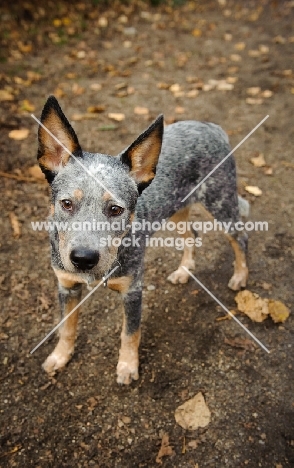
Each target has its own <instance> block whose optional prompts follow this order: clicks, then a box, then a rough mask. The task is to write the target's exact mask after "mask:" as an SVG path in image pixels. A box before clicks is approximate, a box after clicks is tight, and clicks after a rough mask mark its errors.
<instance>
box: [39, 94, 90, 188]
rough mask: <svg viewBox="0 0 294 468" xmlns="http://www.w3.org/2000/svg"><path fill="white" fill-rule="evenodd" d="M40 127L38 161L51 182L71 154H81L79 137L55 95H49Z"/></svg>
mask: <svg viewBox="0 0 294 468" xmlns="http://www.w3.org/2000/svg"><path fill="white" fill-rule="evenodd" d="M41 124H42V125H39V129H38V141H39V147H38V156H37V157H38V161H39V164H40V167H41V169H42V171H43V172H44V174H45V176H46V179H47V180H48V182H49V183H51V182H52V181H53V179H54V177H55V176H56V174H57V173H58V172H59V171H60V169H61V168H62V167H63V166H65V165H66V164H67V163H68V161H69V159H70V157H71V154H73V153H74V155H75V156H81V155H82V150H81V147H80V144H79V141H78V138H77V136H76V134H75V132H74V130H73V128H72V126H71V125H70V123H69V121H68V120H67V118H66V117H65V115H64V113H63V112H62V110H61V107H60V106H59V104H58V101H57V99H56V98H55V97H54V96H49V98H48V99H47V102H46V104H45V106H44V108H43V111H42V115H41Z"/></svg>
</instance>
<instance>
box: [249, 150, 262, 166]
mask: <svg viewBox="0 0 294 468" xmlns="http://www.w3.org/2000/svg"><path fill="white" fill-rule="evenodd" d="M250 162H251V163H252V164H253V166H255V167H263V166H266V162H265V159H264V155H263V154H262V153H259V154H258V156H254V157H253V158H251V159H250Z"/></svg>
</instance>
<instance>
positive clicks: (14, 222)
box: [9, 211, 21, 239]
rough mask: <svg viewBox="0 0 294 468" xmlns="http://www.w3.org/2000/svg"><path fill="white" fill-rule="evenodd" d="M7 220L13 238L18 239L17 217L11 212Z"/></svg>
mask: <svg viewBox="0 0 294 468" xmlns="http://www.w3.org/2000/svg"><path fill="white" fill-rule="evenodd" d="M9 219H10V224H11V227H12V230H13V237H15V239H18V238H19V237H20V236H21V229H20V224H19V221H18V219H17V216H16V214H15V213H13V211H11V212H10V213H9Z"/></svg>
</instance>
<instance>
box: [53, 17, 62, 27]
mask: <svg viewBox="0 0 294 468" xmlns="http://www.w3.org/2000/svg"><path fill="white" fill-rule="evenodd" d="M61 25H62V21H61V20H60V19H58V18H56V19H55V20H53V26H55V28H59V26H61Z"/></svg>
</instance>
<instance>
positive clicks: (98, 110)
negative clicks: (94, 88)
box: [87, 105, 106, 114]
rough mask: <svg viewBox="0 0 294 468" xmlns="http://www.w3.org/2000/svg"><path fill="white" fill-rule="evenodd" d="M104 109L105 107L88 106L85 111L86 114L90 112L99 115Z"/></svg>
mask: <svg viewBox="0 0 294 468" xmlns="http://www.w3.org/2000/svg"><path fill="white" fill-rule="evenodd" d="M105 109H106V107H105V106H103V105H101V106H90V107H88V109H87V112H90V113H91V114H100V113H101V112H104V111H105Z"/></svg>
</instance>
